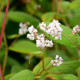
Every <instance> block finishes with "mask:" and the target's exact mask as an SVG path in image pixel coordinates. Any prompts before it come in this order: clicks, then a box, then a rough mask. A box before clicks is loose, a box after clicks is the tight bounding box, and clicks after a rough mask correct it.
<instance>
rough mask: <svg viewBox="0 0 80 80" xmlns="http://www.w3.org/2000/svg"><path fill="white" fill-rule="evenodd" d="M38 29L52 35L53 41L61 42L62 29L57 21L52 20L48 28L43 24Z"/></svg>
mask: <svg viewBox="0 0 80 80" xmlns="http://www.w3.org/2000/svg"><path fill="white" fill-rule="evenodd" d="M39 26H40V29H41V30H43V31H45V32H47V33H48V34H49V35H52V37H55V39H56V40H57V39H60V40H61V32H62V31H63V29H62V28H61V27H60V23H59V22H58V21H57V20H55V19H54V20H53V21H52V22H51V23H50V24H49V25H48V26H46V24H45V23H44V22H42V23H40V24H39Z"/></svg>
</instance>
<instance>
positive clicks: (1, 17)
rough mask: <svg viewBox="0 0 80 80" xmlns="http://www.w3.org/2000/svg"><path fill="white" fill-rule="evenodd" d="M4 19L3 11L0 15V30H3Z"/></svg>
mask: <svg viewBox="0 0 80 80" xmlns="http://www.w3.org/2000/svg"><path fill="white" fill-rule="evenodd" d="M3 20H4V12H1V16H0V31H1V28H2V24H3Z"/></svg>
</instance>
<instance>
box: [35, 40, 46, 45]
mask: <svg viewBox="0 0 80 80" xmlns="http://www.w3.org/2000/svg"><path fill="white" fill-rule="evenodd" d="M36 45H37V47H45V45H44V40H36Z"/></svg>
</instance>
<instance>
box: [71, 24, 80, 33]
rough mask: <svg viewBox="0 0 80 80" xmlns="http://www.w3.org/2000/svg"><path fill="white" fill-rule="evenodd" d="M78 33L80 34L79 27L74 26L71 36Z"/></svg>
mask: <svg viewBox="0 0 80 80" xmlns="http://www.w3.org/2000/svg"><path fill="white" fill-rule="evenodd" d="M78 32H80V29H79V26H78V25H76V26H75V27H74V28H73V31H72V34H76V33H78Z"/></svg>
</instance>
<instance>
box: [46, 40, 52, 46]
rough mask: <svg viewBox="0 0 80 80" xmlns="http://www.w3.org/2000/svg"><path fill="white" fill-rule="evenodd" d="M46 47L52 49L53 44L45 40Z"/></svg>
mask: <svg viewBox="0 0 80 80" xmlns="http://www.w3.org/2000/svg"><path fill="white" fill-rule="evenodd" d="M45 46H46V47H52V46H53V42H52V41H49V40H45Z"/></svg>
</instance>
